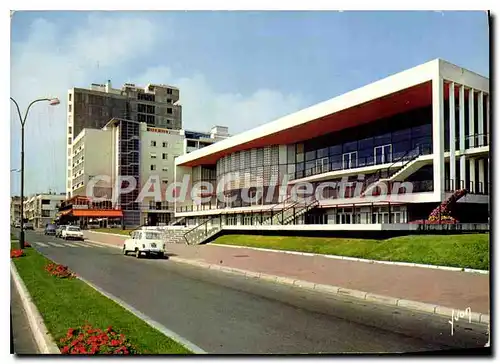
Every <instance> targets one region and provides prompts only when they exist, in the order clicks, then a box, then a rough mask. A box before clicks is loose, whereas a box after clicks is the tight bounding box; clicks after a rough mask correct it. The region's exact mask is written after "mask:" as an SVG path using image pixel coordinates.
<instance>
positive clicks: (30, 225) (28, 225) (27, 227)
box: [24, 222, 35, 230]
mask: <svg viewBox="0 0 500 364" xmlns="http://www.w3.org/2000/svg"><path fill="white" fill-rule="evenodd" d="M24 230H35V227H34V226H33V223H32V222H25V223H24Z"/></svg>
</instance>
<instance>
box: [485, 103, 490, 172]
mask: <svg viewBox="0 0 500 364" xmlns="http://www.w3.org/2000/svg"><path fill="white" fill-rule="evenodd" d="M486 143H487V145H490V95H489V94H488V95H487V96H486ZM488 163H489V159H488Z"/></svg>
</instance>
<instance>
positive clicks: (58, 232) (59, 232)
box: [56, 225, 67, 238]
mask: <svg viewBox="0 0 500 364" xmlns="http://www.w3.org/2000/svg"><path fill="white" fill-rule="evenodd" d="M66 226H67V225H59V226H58V227H57V229H56V238H60V237H61V234H62V231H63V230H64V229H66Z"/></svg>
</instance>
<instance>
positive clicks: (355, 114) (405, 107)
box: [177, 80, 446, 167]
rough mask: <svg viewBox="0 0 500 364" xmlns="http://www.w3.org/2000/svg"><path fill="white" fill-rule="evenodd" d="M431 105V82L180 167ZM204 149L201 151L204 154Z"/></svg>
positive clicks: (314, 135) (303, 138)
mask: <svg viewBox="0 0 500 364" xmlns="http://www.w3.org/2000/svg"><path fill="white" fill-rule="evenodd" d="M445 95H446V93H445ZM431 104H432V82H431V81H430V80H429V81H427V82H423V83H421V84H418V85H416V86H413V87H410V88H407V89H404V90H401V91H398V92H395V93H392V94H389V95H386V96H383V97H380V98H377V99H375V100H371V101H368V102H365V103H362V104H359V105H356V106H353V107H350V108H347V109H344V110H341V111H339V112H335V113H332V114H328V115H326V116H323V117H320V118H316V119H313V120H310V121H306V122H304V123H301V124H299V125H297V126H294V127H290V128H284V129H283V130H280V131H278V132H275V133H272V134H268V135H265V136H262V137H260V138H256V139H253V140H250V141H248V142H246V143H242V144H238V145H234V146H232V147H229V148H227V149H223V150H220V151H217V152H215V153H211V154H208V155H202V156H200V157H199V158H196V159H192V160H188V161H186V162H184V163H182V162H180V163H179V164H177V165H178V166H187V167H193V166H198V165H213V164H216V162H217V160H219V159H220V158H222V157H223V156H225V155H228V154H231V153H234V152H238V151H241V150H246V149H251V148H262V147H264V146H268V145H276V144H292V143H299V142H302V141H305V140H308V139H312V138H315V137H318V136H321V135H324V134H327V133H332V132H335V131H339V130H342V129H347V128H351V127H355V126H360V125H364V124H368V123H370V122H373V121H376V120H378V119H382V118H387V117H390V116H393V115H396V114H400V113H404V112H407V111H410V110H413V109H417V108H421V107H425V106H429V105H431ZM219 143H223V141H222V142H218V143H215V144H214V145H213V146H216V145H217V144H219ZM206 148H210V147H206ZM203 149H205V148H203ZM203 149H200V150H199V151H200V152H201V151H203Z"/></svg>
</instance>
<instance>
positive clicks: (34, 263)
mask: <svg viewBox="0 0 500 364" xmlns="http://www.w3.org/2000/svg"><path fill="white" fill-rule="evenodd" d="M12 246H13V247H14V248H16V249H17V242H13V243H12ZM24 252H25V254H26V256H24V257H20V258H14V259H13V261H14V263H15V265H16V268H17V270H18V272H19V275H20V276H21V278H22V279H23V281H24V283H25V285H26V287H27V289H28V291H29V292H30V295H31V297H32V298H33V301H34V303H35V305H36V307H37V308H38V310H39V311H40V314H41V315H42V317H43V319H44V322H45V325H46V326H47V329H48V330H49V332H50V333H51V335H52V337H53V338H54V339H55V340H56V343H58V344H59V339H60V338H61V337H63V336H64V335H65V334H66V332H67V331H68V329H69V328H76V327H79V326H82V325H84V324H85V323H89V324H90V325H92V326H94V327H98V328H101V329H103V330H104V329H106V328H107V327H108V326H112V327H113V329H114V330H116V331H117V332H119V333H122V334H124V335H125V336H126V337H127V338H128V339H129V340H130V341H131V342H132V344H133V345H134V346H136V347H137V349H138V350H139V352H141V353H143V352H147V353H149V354H189V353H190V351H189V350H188V349H186V348H185V347H183V346H182V345H180V344H178V343H177V342H175V341H174V340H172V339H170V338H168V337H166V336H165V335H163V334H162V333H161V332H159V331H158V330H156V329H154V328H152V327H151V326H149V325H148V324H146V323H145V322H144V321H142V320H141V319H139V318H138V317H136V316H134V315H133V314H131V313H130V312H129V311H127V310H125V309H124V308H122V307H121V306H119V305H118V304H116V303H115V302H113V301H112V300H110V299H108V298H107V297H105V296H103V295H101V294H100V293H99V292H97V291H96V290H94V289H93V288H91V287H90V286H88V285H87V284H86V283H84V282H82V281H80V280H79V279H70V280H68V279H60V278H56V277H52V276H50V275H49V273H47V272H46V271H45V270H44V267H45V265H46V264H47V263H50V262H51V261H50V260H49V259H47V258H45V257H44V256H43V255H41V254H40V253H38V252H37V251H36V250H34V249H33V248H26V249H24ZM69 268H70V269H71V267H69Z"/></svg>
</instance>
